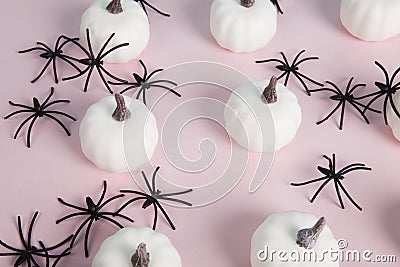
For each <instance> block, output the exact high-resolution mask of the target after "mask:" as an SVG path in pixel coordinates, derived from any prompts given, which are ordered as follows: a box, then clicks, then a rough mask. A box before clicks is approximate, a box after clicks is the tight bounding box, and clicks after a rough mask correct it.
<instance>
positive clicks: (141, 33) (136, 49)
mask: <svg viewBox="0 0 400 267" xmlns="http://www.w3.org/2000/svg"><path fill="white" fill-rule="evenodd" d="M109 5H110V6H112V7H113V8H111V7H110V8H107V7H109ZM118 7H121V8H122V11H121V9H119V8H118ZM109 9H110V10H111V11H110V10H109ZM119 11H121V12H120V13H117V12H119ZM112 12H114V13H112ZM149 28H150V27H149V21H148V18H147V15H146V13H145V12H144V10H143V9H142V7H141V6H140V5H139V4H138V3H137V2H135V1H133V0H95V1H94V2H93V3H92V5H90V7H89V8H88V9H87V10H86V11H85V12H84V13H83V15H82V19H81V27H80V32H81V38H82V40H85V41H86V29H90V39H91V42H92V47H93V50H94V52H95V53H96V54H97V53H98V52H99V51H100V49H101V47H102V46H103V44H104V42H105V41H106V40H107V39H108V38H109V37H110V35H111V34H113V33H115V36H114V38H113V39H112V40H111V42H110V44H109V46H108V47H110V48H111V47H113V46H116V45H119V44H122V43H129V46H126V47H123V48H121V49H118V50H116V51H115V52H114V53H110V54H109V55H108V56H106V57H105V58H104V61H105V62H107V63H123V62H127V61H129V60H131V59H134V58H137V57H138V56H139V55H140V54H141V53H142V51H143V50H144V49H145V48H146V46H147V43H148V42H149V38H150V31H149ZM84 43H86V42H84Z"/></svg>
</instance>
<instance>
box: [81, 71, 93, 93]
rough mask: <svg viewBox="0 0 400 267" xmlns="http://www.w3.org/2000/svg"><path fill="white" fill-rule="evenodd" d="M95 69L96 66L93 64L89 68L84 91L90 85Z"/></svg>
mask: <svg viewBox="0 0 400 267" xmlns="http://www.w3.org/2000/svg"><path fill="white" fill-rule="evenodd" d="M93 69H94V66H93V65H91V66H90V68H89V72H88V75H87V76H86V80H85V86H84V88H83V91H84V92H87V90H88V87H89V81H90V77H91V76H92V73H93Z"/></svg>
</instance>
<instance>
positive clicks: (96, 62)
mask: <svg viewBox="0 0 400 267" xmlns="http://www.w3.org/2000/svg"><path fill="white" fill-rule="evenodd" d="M114 36H115V33H113V34H111V36H110V37H109V38H108V39H107V41H106V42H105V43H104V45H103V46H102V47H101V49H100V51H99V53H98V54H97V55H95V54H94V52H93V48H92V43H91V40H90V32H89V29H86V39H87V46H88V48H89V51H88V50H87V49H86V48H84V47H83V46H82V45H81V44H80V43H79V42H77V41H76V40H74V39H71V38H69V37H67V36H64V38H65V39H67V40H69V41H70V42H72V43H73V44H75V45H76V46H77V47H79V48H80V49H81V50H82V51H83V52H84V54H86V56H87V57H86V58H81V59H77V58H73V60H74V61H76V62H78V63H80V64H82V65H85V66H86V68H85V69H84V70H82V71H78V72H79V73H78V74H76V75H73V76H69V77H65V78H63V81H67V80H72V79H76V78H79V77H81V76H83V75H85V74H86V73H87V76H86V81H85V86H84V89H83V91H84V92H87V90H88V86H89V81H90V78H91V77H92V74H93V71H94V70H95V69H96V70H97V73H98V74H99V76H100V78H101V80H102V81H103V83H104V85H105V86H106V88H107V90H108V91H109V92H110V93H111V94H112V93H113V91H112V90H111V88H110V86H109V85H108V83H107V81H106V79H105V76H104V75H106V76H108V77H110V78H111V79H114V80H116V81H120V82H125V80H123V79H120V78H118V77H116V76H115V75H113V74H111V73H110V72H109V71H108V70H107V69H106V68H105V67H104V61H103V59H104V58H105V57H106V56H107V55H108V54H110V53H112V52H113V51H115V50H117V49H120V48H122V47H125V46H128V45H129V43H123V44H119V45H116V46H114V47H112V48H110V49H109V50H107V51H105V49H106V48H107V46H108V44H109V43H110V41H111V40H112V38H113V37H114Z"/></svg>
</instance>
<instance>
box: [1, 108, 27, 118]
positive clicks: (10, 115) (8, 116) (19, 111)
mask: <svg viewBox="0 0 400 267" xmlns="http://www.w3.org/2000/svg"><path fill="white" fill-rule="evenodd" d="M25 112H32V110H18V111H15V112H13V113H11V114H8V115H7V116H5V117H4V119H5V120H6V119H8V118H10V117H12V116H14V115H17V114H20V113H25Z"/></svg>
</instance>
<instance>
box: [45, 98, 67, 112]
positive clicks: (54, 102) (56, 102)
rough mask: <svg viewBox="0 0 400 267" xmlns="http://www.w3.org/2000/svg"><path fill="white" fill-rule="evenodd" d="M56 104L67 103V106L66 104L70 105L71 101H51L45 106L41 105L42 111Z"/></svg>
mask: <svg viewBox="0 0 400 267" xmlns="http://www.w3.org/2000/svg"><path fill="white" fill-rule="evenodd" d="M58 103H67V104H68V103H71V101H70V100H66V99H60V100H55V101H52V102H50V103H48V104H47V105H42V109H43V110H44V109H47V108H48V107H50V106H52V105H54V104H58ZM46 111H47V110H46Z"/></svg>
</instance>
